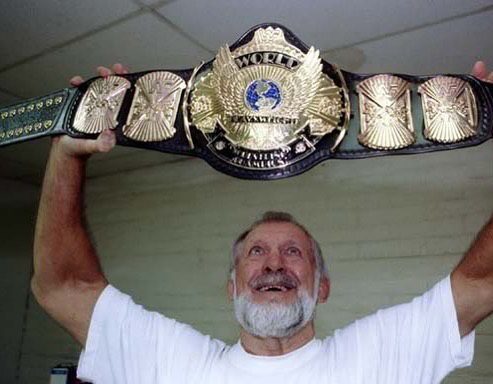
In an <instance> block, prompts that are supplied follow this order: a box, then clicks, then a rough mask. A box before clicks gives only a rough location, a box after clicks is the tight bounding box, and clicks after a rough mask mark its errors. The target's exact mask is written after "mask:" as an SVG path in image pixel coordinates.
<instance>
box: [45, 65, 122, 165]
mask: <svg viewBox="0 0 493 384" xmlns="http://www.w3.org/2000/svg"><path fill="white" fill-rule="evenodd" d="M97 73H98V75H99V76H102V77H107V76H110V75H112V74H117V75H124V74H127V73H128V69H127V68H125V67H124V66H123V65H122V64H119V63H117V64H114V65H113V66H112V69H109V68H106V67H98V68H97ZM83 82H84V79H83V78H82V77H81V76H74V77H72V78H71V79H70V85H72V86H74V87H77V86H79V85H80V84H82V83H83ZM115 144H116V138H115V133H114V132H113V131H112V130H109V129H106V130H104V131H103V132H101V134H100V135H99V136H98V138H97V139H96V140H87V139H74V138H72V137H70V136H58V137H55V138H54V139H53V145H54V146H56V147H57V149H59V150H60V153H61V154H62V155H67V156H71V157H78V158H88V157H89V156H90V155H92V154H93V153H101V152H109V151H110V150H111V149H112V148H113V147H114V146H115Z"/></svg>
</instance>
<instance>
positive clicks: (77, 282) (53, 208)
mask: <svg viewBox="0 0 493 384" xmlns="http://www.w3.org/2000/svg"><path fill="white" fill-rule="evenodd" d="M113 69H114V71H115V72H116V73H126V70H125V69H124V68H123V67H122V66H121V65H115V66H114V67H113ZM98 72H99V74H100V75H101V76H107V75H109V74H110V73H111V72H110V71H109V70H108V69H107V68H103V67H100V68H98ZM71 82H72V84H73V85H78V84H79V83H81V82H82V79H81V78H80V77H76V78H74V79H72V81H71ZM114 145H115V135H114V133H113V132H111V131H109V130H108V131H104V132H103V133H102V134H101V135H100V136H99V137H98V139H97V140H80V139H72V138H70V137H68V136H63V137H56V138H54V139H53V143H52V147H51V152H50V156H49V159H48V164H47V167H46V173H45V177H44V181H43V189H42V193H41V199H40V204H39V210H38V219H37V223H36V231H35V239H34V275H33V278H32V281H31V287H32V290H33V293H34V295H35V297H36V299H37V300H38V302H39V303H40V305H41V306H42V307H43V308H44V309H45V310H46V311H47V312H48V314H50V315H51V316H52V317H53V318H54V319H55V320H56V321H57V322H59V323H60V324H61V325H62V326H63V327H64V328H66V329H67V330H68V331H69V333H70V334H71V335H72V336H73V337H74V338H75V339H76V340H77V341H79V342H80V343H81V344H82V345H84V344H85V341H86V338H87V332H88V330H89V324H90V319H91V315H92V311H93V308H94V305H95V303H96V300H97V299H98V297H99V295H100V294H101V292H102V290H103V289H104V288H105V286H106V285H107V281H106V278H105V277H104V275H103V272H102V269H101V266H100V263H99V260H98V256H97V253H96V250H95V249H94V247H93V245H92V244H91V241H90V238H89V235H88V232H87V229H86V226H85V218H84V193H83V192H84V191H83V190H84V182H85V171H86V162H87V159H88V158H89V156H90V155H91V154H93V153H97V152H107V151H109V150H111V148H113V146H114Z"/></svg>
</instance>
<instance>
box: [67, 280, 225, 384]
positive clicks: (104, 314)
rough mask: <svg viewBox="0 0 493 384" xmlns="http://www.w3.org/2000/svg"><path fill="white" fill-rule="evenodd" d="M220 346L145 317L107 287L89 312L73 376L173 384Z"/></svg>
mask: <svg viewBox="0 0 493 384" xmlns="http://www.w3.org/2000/svg"><path fill="white" fill-rule="evenodd" d="M223 347H224V345H223V344H222V343H221V342H219V341H217V340H211V339H210V337H208V336H204V335H202V334H200V333H199V332H197V331H195V330H194V329H193V328H191V327H190V326H188V325H185V324H182V323H179V322H177V321H175V320H172V319H169V318H167V317H165V316H163V315H161V314H159V313H156V312H151V311H148V310H146V309H144V308H143V307H142V306H140V305H137V304H135V303H134V302H133V301H132V299H131V298H130V297H129V296H128V295H125V294H123V293H121V292H120V291H118V290H117V289H115V288H114V287H112V286H110V285H109V286H107V287H106V288H105V290H104V291H103V292H102V294H101V296H100V297H99V298H98V301H97V303H96V305H95V307H94V311H93V314H92V318H91V324H90V327H89V332H88V337H87V341H86V345H85V348H84V350H83V351H82V352H81V355H80V359H79V365H78V369H77V377H78V378H79V379H82V380H84V381H88V382H91V383H94V384H103V383H104V384H113V383H114V384H116V383H118V384H125V383H141V384H144V383H146V384H147V383H149V384H150V383H157V382H170V383H178V382H183V381H189V380H190V379H192V380H193V378H192V377H186V376H187V375H188V376H190V375H192V374H193V372H195V369H194V370H192V369H190V367H191V366H193V367H194V368H199V367H200V366H201V365H205V364H207V361H208V360H210V359H211V358H213V357H214V355H215V354H217V353H220V351H221V349H222V348H223Z"/></svg>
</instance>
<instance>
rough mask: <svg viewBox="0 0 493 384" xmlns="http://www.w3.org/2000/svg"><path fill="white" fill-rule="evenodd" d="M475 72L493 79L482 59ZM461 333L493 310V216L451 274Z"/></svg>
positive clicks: (483, 77)
mask: <svg viewBox="0 0 493 384" xmlns="http://www.w3.org/2000/svg"><path fill="white" fill-rule="evenodd" d="M472 74H473V75H474V76H476V77H477V78H479V79H481V80H484V81H488V82H493V72H490V73H488V70H487V68H486V65H485V63H484V62H482V61H478V62H476V64H474V66H473V69H472ZM451 281H452V293H453V296H454V302H455V307H456V310H457V318H458V320H459V330H460V334H461V336H465V335H467V334H468V333H469V332H471V331H472V330H473V329H474V328H475V327H476V326H477V325H478V324H479V323H480V322H481V321H482V320H483V319H485V318H486V317H488V316H489V315H490V314H491V313H492V312H493V216H492V217H491V218H490V220H489V221H488V223H486V225H485V226H484V227H483V229H482V230H481V231H480V232H479V233H478V235H477V237H476V239H475V240H474V242H473V243H472V245H471V247H470V248H469V250H468V251H467V252H466V254H465V256H464V258H463V259H462V260H461V262H460V263H459V265H458V266H457V267H456V268H455V269H454V271H453V272H452V276H451Z"/></svg>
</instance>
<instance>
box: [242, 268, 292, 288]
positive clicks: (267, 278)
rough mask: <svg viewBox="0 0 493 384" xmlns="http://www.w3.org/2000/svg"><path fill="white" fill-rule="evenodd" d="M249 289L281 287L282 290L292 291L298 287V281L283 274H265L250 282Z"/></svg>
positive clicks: (279, 272) (278, 272) (281, 272)
mask: <svg viewBox="0 0 493 384" xmlns="http://www.w3.org/2000/svg"><path fill="white" fill-rule="evenodd" d="M249 285H250V287H251V288H253V289H256V290H259V289H261V288H264V287H268V286H281V287H284V288H288V289H292V288H296V287H297V286H298V285H299V281H298V279H297V278H296V277H294V276H292V275H290V274H288V273H286V272H283V271H277V272H267V273H264V274H262V275H260V276H257V277H256V278H254V279H253V280H252V281H250V284H249Z"/></svg>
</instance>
